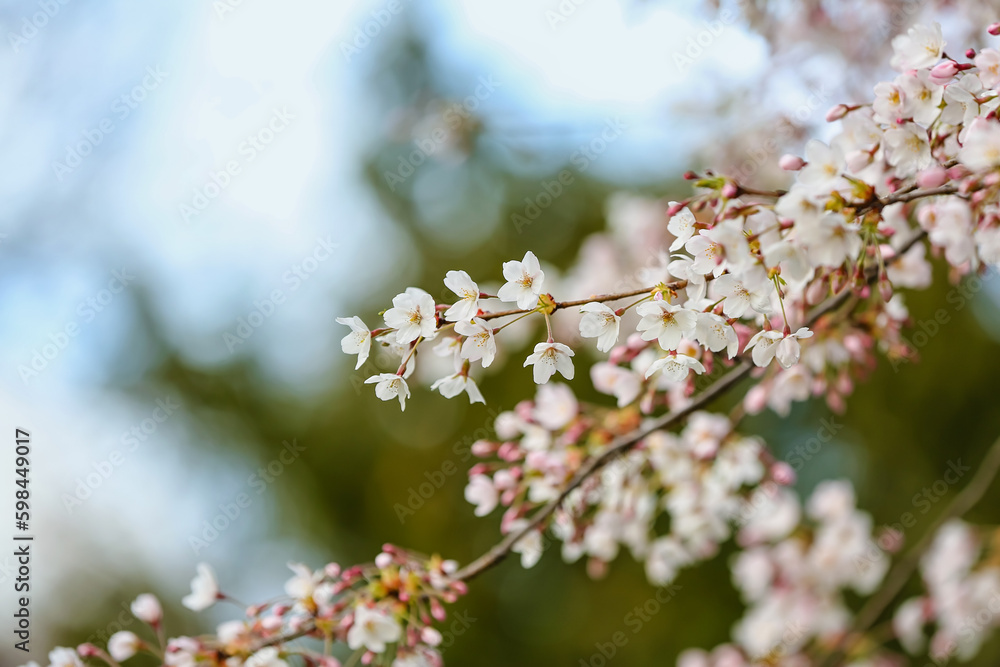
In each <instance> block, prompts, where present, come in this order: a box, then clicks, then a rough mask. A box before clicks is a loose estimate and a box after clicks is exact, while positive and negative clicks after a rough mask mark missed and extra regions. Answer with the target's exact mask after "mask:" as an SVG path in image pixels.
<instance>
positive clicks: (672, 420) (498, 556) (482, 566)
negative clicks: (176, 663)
mask: <svg viewBox="0 0 1000 667" xmlns="http://www.w3.org/2000/svg"><path fill="white" fill-rule="evenodd" d="M744 192H749V191H747V190H746V189H744ZM956 193H957V189H956V188H954V187H953V186H942V187H939V188H932V189H927V190H917V191H909V192H900V193H897V194H894V195H889V196H888V197H885V198H884V199H880V198H874V199H873V201H871V202H867V203H865V204H862V205H859V206H858V207H857V208H856V209H855V214H856V215H861V214H862V213H864V212H865V211H867V210H871V209H875V208H882V207H885V206H888V205H890V204H894V203H900V202H909V201H914V200H916V199H921V198H924V197H932V196H937V195H948V194H956ZM751 194H757V193H751ZM760 194H764V193H760ZM768 194H777V193H768ZM926 236H927V233H926V232H924V231H921V232H919V233H917V234H914V236H913V237H912V238H911V239H909V240H908V241H907V242H906V243H904V244H903V245H902V246H901V247H900V248H899V249H898V251H897V254H898V255H903V254H904V253H906V252H907V251H908V250H909V249H910V248H911V247H912V246H914V245H915V244H917V243H918V242H920V241H922V240H923V239H924V238H926ZM866 277H867V281H868V283H869V284H871V283H872V282H874V281H875V280H876V279H877V278H878V272H877V270H876V268H875V267H869V269H868V271H867V273H866ZM686 285H687V281H685V280H680V281H675V282H671V283H666V284H665V285H664V286H665V287H667V288H669V289H683V288H684V287H685V286H686ZM657 287H660V286H656V287H649V288H643V289H638V290H632V291H629V292H621V293H616V294H605V295H600V296H593V297H590V298H589V299H581V300H577V301H561V302H555V309H556V310H558V309H564V308H571V307H575V306H582V305H584V304H587V303H590V302H593V301H596V302H601V303H603V302H606V301H616V300H619V299H624V298H628V297H633V296H639V295H643V294H649V293H651V292H653V291H654V290H656V289H657ZM852 296H853V292H852V291H851V290H848V289H845V290H844V291H842V292H841V293H840V294H837V295H834V296H832V297H830V298H828V299H827V300H826V301H824V302H823V303H821V304H820V305H818V306H816V307H815V308H814V309H813V310H812V311H810V313H809V316H808V318H807V321H806V326H810V327H811V326H813V325H815V324H816V322H817V321H818V320H819V319H820V318H821V317H823V316H825V315H827V314H829V313H831V312H833V311H835V310H837V309H838V308H840V307H841V306H842V305H843V304H844V303H846V302H847V301H848V300H849V299H850V298H851V297H852ZM529 312H532V309H518V310H507V311H498V312H494V313H485V314H484V315H482V316H481V317H483V319H493V318H498V317H504V316H508V315H519V314H524V313H529ZM735 359H737V360H738V363H737V365H736V366H735V367H734V368H732V369H731V370H730V371H729V372H728V373H726V374H725V375H723V376H722V377H720V378H719V379H718V380H716V381H715V382H714V383H713V384H711V385H710V386H709V387H708V388H706V389H705V390H704V391H702V392H701V393H700V394H698V395H697V396H696V397H695V398H694V399H693V400H692V401H691V402H690V403H689V404H688V405H686V406H685V407H683V408H680V409H678V410H674V411H672V412H669V413H667V414H665V415H661V416H660V417H657V418H655V419H653V420H652V421H649V422H647V423H646V424H645V425H644V426H642V427H641V428H639V429H636V430H635V431H633V432H631V433H628V434H626V435H623V436H619V437H618V438H616V439H615V440H613V441H612V442H611V443H610V444H609V445H608V448H607V449H606V450H605V451H604V452H602V453H601V454H599V455H598V456H595V457H593V458H591V459H590V460H589V461H588V462H587V463H586V464H584V466H583V467H582V468H580V470H578V471H577V473H576V474H575V475H574V476H573V478H572V479H571V480H570V481H569V482H567V483H566V485H565V486H564V487H563V488H562V490H561V491H560V493H559V495H558V497H556V498H555V499H554V500H551V501H549V502H548V503H547V504H545V505H544V506H543V507H542V508H541V509H539V510H537V511H536V512H535V514H534V515H532V517H531V518H530V519H529V520H528V523H527V525H525V526H524V527H522V528H521V529H520V530H517V531H513V532H511V533H509V534H508V535H507V536H505V537H504V538H503V539H502V540H501V541H500V542H498V543H497V544H495V545H494V546H493V547H492V548H490V549H489V550H488V551H487V552H486V553H484V554H482V555H481V556H479V557H478V558H476V559H475V560H474V561H472V562H471V563H469V564H468V565H466V566H465V567H463V568H461V569H460V570H458V571H457V572H456V573H455V574H454V575H453V577H452V578H453V579H454V580H456V581H468V580H470V579H473V578H474V577H476V576H478V575H480V574H482V573H483V572H485V571H486V570H489V569H491V568H493V567H495V566H496V565H498V564H499V563H500V562H502V561H503V560H504V559H505V558H506V557H507V556H508V555H509V554H510V553H511V551H512V550H513V548H514V545H515V544H516V543H517V542H518V541H519V540H520V539H522V538H523V537H524V536H525V535H527V534H528V533H529V532H530V531H532V530H537V529H538V528H539V527H540V526H541V525H542V523H544V522H545V521H546V520H547V519H548V518H549V517H550V516H551V515H552V514H553V513H554V512H555V511H556V509H558V507H559V506H560V505H561V504H562V503H563V501H565V499H566V497H567V496H568V495H569V494H570V493H572V492H573V490H574V489H576V488H579V486H580V485H581V484H583V483H584V482H585V481H586V480H587V479H589V478H590V477H591V476H592V475H594V474H595V473H597V472H599V471H600V470H601V469H603V468H604V467H605V466H606V465H607V464H608V463H610V462H611V461H612V460H614V459H615V458H616V457H617V456H619V455H620V454H624V453H626V452H627V451H628V450H629V449H631V448H632V447H634V446H635V445H636V444H637V443H638V442H640V441H641V440H642V439H643V438H645V437H646V436H648V435H649V434H650V433H652V432H654V431H657V430H660V429H664V428H667V427H670V426H673V425H674V424H676V423H678V422H679V421H681V420H682V419H684V418H685V417H687V416H688V415H690V414H691V413H692V412H694V411H696V410H698V409H700V408H702V407H704V406H706V405H708V404H709V403H711V402H712V401H714V400H715V399H716V398H718V397H720V396H722V395H724V394H725V393H726V392H728V391H729V390H730V389H732V388H733V387H735V386H736V385H737V384H739V382H740V381H741V380H743V379H744V378H745V377H746V376H748V375H749V374H750V372H751V371H752V370H753V368H754V366H753V364H752V363H750V362H749V361H747V360H746V359H743V358H742V356H741V355H738V356H737V357H735ZM994 459H996V460H994ZM988 462H989V463H990V465H991V466H993V467H994V468H1000V442H998V444H997V445H995V446H994V451H991V453H990V456H989V457H988ZM985 466H986V463H984V468H985ZM982 470H983V468H981V471H980V472H981V474H982ZM995 474H996V469H994V470H993V474H992V475H990V476H989V479H987V480H986V481H985V482H980V481H979V476H977V478H976V479H975V480H973V482H972V483H971V484H970V485H969V488H973V487H975V488H976V489H979V486H980V485H985V486H988V485H989V481H990V480H992V477H993V475H995ZM967 490H968V489H967ZM983 491H985V488H982V489H980V490H978V494H979V496H981V495H982V493H983ZM979 496H976V498H975V500H978V497H979ZM960 498H961V496H960ZM958 500H959V499H956V504H957V503H958ZM966 502H968V501H966ZM972 504H974V501H973V502H972ZM963 511H964V510H963ZM946 514H947V513H946ZM935 529H936V526H935ZM930 532H931V533H933V532H934V531H933V530H932V531H930ZM924 548H926V547H924ZM915 560H919V554H917V556H915ZM910 572H911V573H912V568H911V570H910ZM907 576H909V575H907ZM903 583H905V579H904V580H903ZM901 585H902V584H900V586H901ZM896 592H898V589H897V590H896ZM887 595H888V594H887ZM892 595H893V596H894V595H895V593H893V594H892ZM891 597H892V596H889V600H887V601H886V602H885V603H882V606H881V607H880V608H877V610H876V611H875V612H869V613H870V614H872V615H873V617H877V616H878V615H879V613H881V611H882V609H884V607H885V605H887V604H888V602H889V601H891ZM873 608H874V607H873ZM871 622H872V621H868V623H867V625H865V626H863V629H865V628H867V627H868V626H869V625H870V624H871ZM859 627H861V626H860V625H859ZM315 630H316V626H315V624H314V623H313V622H312V621H307V622H305V623H303V624H302V626H301V627H299V628H298V629H297V630H294V631H291V632H288V633H285V634H279V635H275V636H274V637H272V638H270V639H268V640H267V641H265V642H262V643H261V644H260V645H259V646H258V647H257V649H256V650H260V649H262V648H265V647H268V646H276V645H280V644H283V643H285V642H290V641H293V640H295V639H299V638H302V637H305V636H307V635H309V634H311V633H313V632H315ZM831 659H832V658H831Z"/></svg>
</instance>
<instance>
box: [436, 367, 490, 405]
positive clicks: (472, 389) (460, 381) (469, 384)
mask: <svg viewBox="0 0 1000 667" xmlns="http://www.w3.org/2000/svg"><path fill="white" fill-rule="evenodd" d="M431 390H432V391H440V392H441V395H442V396H444V397H445V398H454V397H455V396H458V395H459V394H461V393H462V392H463V391H464V392H465V393H467V394H468V395H469V403H484V404H485V403H486V399H484V398H483V395H482V393H481V392H480V391H479V387H478V386H477V385H476V381H475V380H473V379H472V378H470V377H469V376H468V375H463V374H462V373H456V374H454V375H449V376H447V377H443V378H441V379H439V380H436V381H435V382H434V384H432V385H431Z"/></svg>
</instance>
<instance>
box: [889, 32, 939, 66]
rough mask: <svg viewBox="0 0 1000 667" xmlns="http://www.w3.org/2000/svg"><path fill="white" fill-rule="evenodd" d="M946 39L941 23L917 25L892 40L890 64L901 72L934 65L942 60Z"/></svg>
mask: <svg viewBox="0 0 1000 667" xmlns="http://www.w3.org/2000/svg"><path fill="white" fill-rule="evenodd" d="M944 47H945V41H944V38H943V37H942V35H941V26H940V24H937V23H935V24H934V25H931V26H926V25H916V26H913V27H912V28H910V29H909V30H907V31H906V34H905V35H898V36H896V37H894V38H893V40H892V50H893V56H892V60H891V61H890V64H891V65H892V66H893V67H895V68H896V69H897V70H899V71H901V72H905V71H906V70H911V69H926V68H929V67H933V66H934V65H936V64H937V63H938V61H939V60H941V55H942V54H943V53H944Z"/></svg>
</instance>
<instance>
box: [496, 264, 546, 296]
mask: <svg viewBox="0 0 1000 667" xmlns="http://www.w3.org/2000/svg"><path fill="white" fill-rule="evenodd" d="M503 277H504V278H506V279H507V282H506V284H504V285H503V287H501V288H500V291H499V292H497V296H498V297H500V300H501V301H506V302H508V303H517V307H518V308H522V309H524V308H532V307H534V306H535V304H536V303H537V302H538V297H539V295H541V293H542V286H543V284H544V283H545V273H544V272H543V271H542V269H541V267H540V266H539V264H538V258H537V257H535V253H533V252H531V251H530V250H529V251H528V252H526V253H524V259H522V260H521V261H520V262H518V261H510V262H504V264H503Z"/></svg>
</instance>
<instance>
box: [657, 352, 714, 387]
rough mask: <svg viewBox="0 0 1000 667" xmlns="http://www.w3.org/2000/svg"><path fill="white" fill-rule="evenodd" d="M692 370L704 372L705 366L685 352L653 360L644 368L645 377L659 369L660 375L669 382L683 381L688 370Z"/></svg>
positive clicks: (699, 372) (698, 372)
mask: <svg viewBox="0 0 1000 667" xmlns="http://www.w3.org/2000/svg"><path fill="white" fill-rule="evenodd" d="M692 370H693V371H694V372H695V373H697V374H699V375H700V374H702V373H704V372H705V367H704V366H702V365H701V362H700V361H698V360H697V359H695V358H694V357H689V356H687V355H686V354H671V355H668V356H666V357H662V358H660V359H657V360H656V361H654V362H653V364H652V365H651V366H650V367H649V368H648V369H647V370H646V377H647V378H648V377H649V376H651V375H652V374H653V373H656V372H657V371H659V372H660V374H661V375H662V377H663V378H664V379H666V380H667V381H669V382H683V381H684V380H686V379H687V376H688V372H689V371H692Z"/></svg>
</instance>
